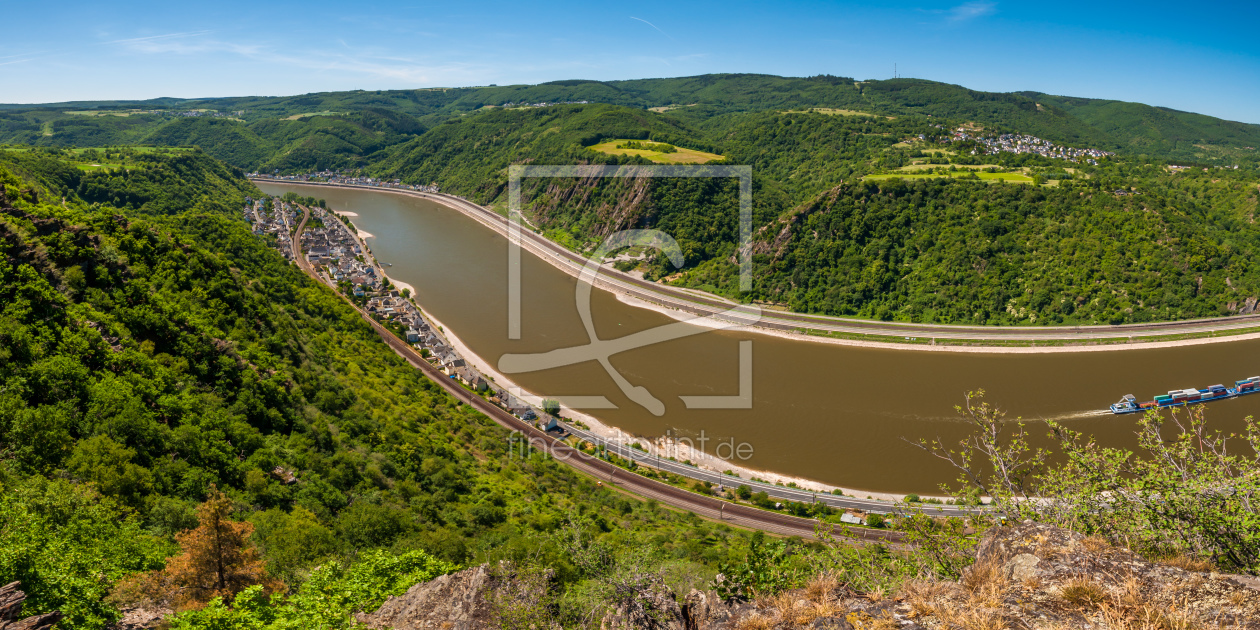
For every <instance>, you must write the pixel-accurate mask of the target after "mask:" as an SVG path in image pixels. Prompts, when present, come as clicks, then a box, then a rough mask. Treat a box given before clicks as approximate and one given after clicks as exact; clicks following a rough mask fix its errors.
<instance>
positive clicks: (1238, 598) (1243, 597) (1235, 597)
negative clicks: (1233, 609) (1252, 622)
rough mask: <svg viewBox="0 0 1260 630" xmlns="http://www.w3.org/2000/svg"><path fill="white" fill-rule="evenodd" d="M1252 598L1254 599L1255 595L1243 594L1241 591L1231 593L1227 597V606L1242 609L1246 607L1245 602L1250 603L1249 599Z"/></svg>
mask: <svg viewBox="0 0 1260 630" xmlns="http://www.w3.org/2000/svg"><path fill="white" fill-rule="evenodd" d="M1253 597H1255V595H1253V594H1250V593H1244V592H1242V591H1238V592H1235V593H1231V594H1230V596H1229V605H1230V606H1237V607H1239V608H1242V607H1243V606H1246V605H1247V602H1249V601H1251V598H1253Z"/></svg>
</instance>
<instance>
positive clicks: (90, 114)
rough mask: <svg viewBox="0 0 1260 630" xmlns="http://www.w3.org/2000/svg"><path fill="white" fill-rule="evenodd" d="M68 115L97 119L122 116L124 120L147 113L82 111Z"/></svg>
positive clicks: (131, 110)
mask: <svg viewBox="0 0 1260 630" xmlns="http://www.w3.org/2000/svg"><path fill="white" fill-rule="evenodd" d="M66 113H67V114H69V115H71V116H87V117H89V118H95V117H97V116H121V117H123V118H126V117H127V116H135V115H136V114H144V113H146V112H145V111H143V110H139V109H125V110H109V111H100V110H88V111H81V112H66Z"/></svg>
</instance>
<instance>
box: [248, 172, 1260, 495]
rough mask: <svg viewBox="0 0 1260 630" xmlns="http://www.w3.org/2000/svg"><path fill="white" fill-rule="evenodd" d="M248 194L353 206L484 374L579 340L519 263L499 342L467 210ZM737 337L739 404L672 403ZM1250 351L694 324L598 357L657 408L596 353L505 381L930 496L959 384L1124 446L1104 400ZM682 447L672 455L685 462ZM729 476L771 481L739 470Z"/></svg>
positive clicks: (500, 319)
mask: <svg viewBox="0 0 1260 630" xmlns="http://www.w3.org/2000/svg"><path fill="white" fill-rule="evenodd" d="M261 185H262V186H263V187H264V190H265V191H267V192H269V193H272V194H284V193H286V192H289V191H293V192H296V193H298V194H299V195H303V196H307V195H314V196H316V197H322V198H325V199H327V201H328V203H329V204H330V205H331V206H332V207H333V208H335V209H337V210H348V211H352V212H356V213H357V214H359V215H360V216H359V217H357V218H355V220H354V222H355V225H356V226H357V227H361V228H362V229H365V230H367V231H370V232H372V233H373V234H376V235H377V236H376V238H375V239H372V240H371V241H370V242H371V246H372V251H373V253H374V255H375V256H376V257H377V258H379V259H380V261H381V262H382V263H384V264H385V266H384V269H386V270H387V271H388V273H389V275H390V277H391V278H392V279H394V280H397V281H400V282H406V283H409V284H410V285H414V288H415V291H414V295H415V296H416V298H417V299H416V302H417V304H419V305H420V306H422V307H423V308H424V310H425V313H426V315H429V316H432V317H433V318H434V319H436V320H438V321H441V322H442V323H443V324H445V328H447V329H450V330H452V331H453V332H454V333H456V334H457V336H458V338H459V339H460V341H461V342H462V343H463V345H464V346H465V347H466V348H468V349H469V350H470V351H471V352H472V353H473V354H476V355H480V357H484V358H485V359H486V363H489V364H491V365H485V364H483V365H482V367H485V368H488V367H492V366H496V365H497V363H498V361H499V359H500V357H503V356H505V355H507V354H517V355H519V354H522V353H524V354H537V353H546V352H549V351H553V350H557V349H562V348H573V347H577V346H581V345H584V344H589V343H590V338H589V336H588V335H587V333H586V331H585V330H584V327H583V323H582V321H581V319H580V317H579V312H578V310H577V309H576V307H575V288H576V286H577V283H576V280H575V279H574V278H573V277H572V276H571V275H569V274H566V273H565V272H563V271H561V270H560V269H558V268H557V267H556V266H554V265H551V264H548V263H546V262H545V261H543V260H541V259H539V258H538V257H536V256H532V255H530V256H522V257H521V270H522V283H523V284H522V291H521V294H520V295H521V300H522V314H523V320H522V321H523V328H522V332H523V334H522V337H521V338H520V339H518V340H513V339H510V338H509V337H508V335H507V332H508V331H507V326H506V324H507V322H508V316H507V304H508V303H509V301H508V299H507V298H508V290H507V287H508V283H507V279H508V277H509V275H510V274H509V273H508V268H507V263H508V260H509V248H508V241H507V239H506V238H505V237H504V236H502V234H501V233H497V232H495V231H492V230H489V229H486V227H485V226H484V225H483V224H481V223H479V222H477V221H475V220H473V219H472V218H470V217H469V216H467V215H466V214H465V213H462V212H452V211H451V208H450V207H449V206H448V205H445V204H439V203H436V202H434V201H432V200H427V199H418V198H415V197H410V196H402V195H391V194H383V193H381V192H379V191H374V190H354V189H349V188H315V187H307V186H300V185H294V184H281V185H272V184H266V183H263V184H261ZM591 316H592V319H593V321H594V326H595V329H596V332H597V333H598V337H599V338H600V339H618V338H624V337H625V336H627V335H630V334H637V333H641V332H643V331H645V330H652V329H657V328H659V327H661V326H665V325H667V324H671V323H672V322H674V320H673V319H671V318H670V317H668V316H665V315H662V314H660V313H659V312H657V311H655V310H647V309H644V308H638V307H632V306H629V305H627V304H625V303H624V299H619V298H618V297H617V296H615V295H613V294H611V293H609V292H606V291H603V290H597V291H594V292H593V293H592V294H591ZM745 341H751V342H752V346H753V352H752V361H751V363H752V365H753V374H754V379H753V387H752V399H753V405H752V407H750V408H747V409H719V410H704V409H692V408H688V407H686V406H685V405H684V404H683V402H682V400H680V397H683V396H695V395H730V394H734V393H736V392H737V391H739V388H738V383H739V370H740V369H741V368H740V365H742V364H743V363H742V362H741V360H740V356H739V353H740V348H741V347H742V345H741V344H743V343H744V342H745ZM470 358H471V357H470ZM1258 358H1260V341H1257V340H1252V341H1240V342H1238V343H1232V344H1221V343H1218V344H1208V345H1198V346H1186V347H1173V348H1161V349H1151V350H1146V351H1143V352H1089V353H1079V352H1078V353H1054V354H1035V355H1033V354H997V353H937V352H929V353H913V352H903V351H896V350H890V349H882V348H868V347H852V346H842V345H834V344H822V343H810V342H805V341H802V340H799V339H793V338H790V337H782V338H780V337H777V336H766V335H761V334H759V333H757V334H754V333H750V332H748V331H730V330H723V331H710V332H705V333H703V334H698V335H695V336H692V337H688V338H685V339H679V340H675V341H670V342H667V343H661V344H657V345H652V346H650V347H647V348H641V349H635V350H628V351H625V352H619V353H617V354H616V355H614V356H613V357H612V363H613V365H614V367H615V369H616V372H618V373H620V374H621V375H622V376H624V378H625V379H626V380H627V381H629V382H630V383H632V384H633V385H634V386H636V387H643V388H645V389H647V390H649V391H650V392H651V393H652V395H653V396H655V397H657V398H658V399H659V400H661V401H663V402H664V403H665V406H666V413H665V415H664V416H657V415H654V414H653V413H650V412H649V411H648V410H647V409H645V408H644V407H642V406H641V405H639V404H638V403H636V402H635V401H633V400H630V399H629V398H628V397H627V396H626V395H625V393H624V391H623V390H622V389H620V388H619V387H618V386H617V384H616V383H614V380H613V379H614V378H615V377H614V376H613V375H612V374H611V373H608V372H606V371H605V370H604V369H601V367H600V366H599V365H598V364H597V363H595V362H594V361H588V362H583V363H574V364H571V365H569V366H568V367H559V368H555V369H548V370H544V371H535V372H527V373H521V372H514V373H512V374H505V376H509V377H510V378H511V380H512V381H513V382H514V383H515V384H516V385H519V386H521V387H522V388H524V389H525V390H526V391H530V392H534V393H537V394H539V395H543V396H547V397H550V398H561V399H563V398H564V397H565V396H568V395H586V396H593V395H601V396H604V397H607V400H608V401H611V402H612V403H613V404H614V405H615V407H616V408H598V409H593V408H588V409H583V411H584V412H585V413H588V414H590V415H591V416H595V417H596V418H598V419H599V420H600V421H601V422H602V423H604V424H605V425H607V426H609V427H616V428H618V429H621V430H623V431H624V432H625V433H627V434H629V435H632V436H635V437H643V438H646V439H649V440H652V441H656V440H657V439H659V438H662V437H672V438H674V439H675V440H676V441H678V442H684V443H685V440H687V439H690V440H692V441H693V443H695V444H696V446H700V445H701V442H700V440H701V439H704V438H706V437H707V438H710V441H709V442H708V443H707V444H708V447H709V448H708V452H709V453H714V450H715V449H714V448H713V447H714V445H715V444H716V443H717V442H718V441H719V440H730V439H734V441H735V443H736V444H737V445H738V444H741V443H747V444H750V445H752V446H754V447H755V452H752V453H751V454H750V456H749V457H747V458H734V459H733V461H730V463H733V464H737V465H739V466H741V467H744V468H746V469H748V470H752V471H774V472H777V473H781V474H783V475H784V476H786V477H788V479H784V480H783V483H784V484H785V485H786V484H787V483H790V482H791V481H793V480H799V479H812V480H817V481H818V482H821V483H824V484H827V485H829V486H837V487H841V488H846V489H856V490H857V492H852V491H850V492H849V494H856V495H858V496H863V497H864V496H866V495H867V494H871V495H872V496H878V495H877V494H876V492H882V493H889V494H900V493H904V492H913V493H917V494H920V495H932V494H936V493H937V492H939V486H940V484H941V483H942V482H948V481H950V480H952V479H954V477H956V473H955V471H953V470H952V469H950V468H949V467H948V466H947V465H945V464H942V463H940V462H938V461H937V460H936V459H935V458H933V457H931V456H930V455H928V454H926V453H923V452H922V451H920V450H918V449H916V448H914V447H913V446H911V445H910V444H908V443H907V440H909V441H911V442H913V441H917V440H918V439H920V438H928V439H935V438H940V439H942V440H943V441H944V442H946V443H950V444H956V443H957V442H958V441H959V440H961V439H963V438H964V437H966V435H967V434H968V433H969V432H970V428H969V425H968V424H967V423H965V422H960V421H959V418H958V416H957V415H956V414H955V413H954V412H953V411H952V408H953V406H954V405H956V404H958V403H960V402H962V395H963V393H964V392H966V391H969V390H974V389H977V388H983V389H985V390H987V391H988V392H989V396H988V398H987V400H988V401H989V402H991V403H994V404H997V405H999V406H1001V407H1002V408H1003V409H1006V410H1007V411H1008V412H1009V414H1010V415H1009V418H1011V419H1014V418H1015V417H1017V416H1023V417H1024V418H1025V419H1028V420H1030V421H1034V422H1035V421H1036V420H1037V419H1039V418H1054V419H1056V420H1058V421H1060V422H1064V423H1067V424H1068V425H1069V426H1070V427H1071V428H1072V429H1073V430H1078V431H1081V432H1083V433H1087V434H1089V435H1091V436H1094V437H1095V438H1097V439H1098V441H1099V443H1100V444H1102V445H1105V446H1110V447H1117V448H1134V447H1136V446H1137V445H1136V439H1135V437H1134V429H1135V425H1134V419H1133V418H1126V417H1116V416H1112V415H1110V414H1108V413H1106V412H1105V409H1106V407H1107V405H1108V404H1110V403H1113V402H1115V401H1116V400H1117V399H1118V398H1119V397H1120V396H1121V395H1123V394H1126V393H1133V394H1135V395H1137V396H1139V397H1141V398H1146V397H1149V396H1151V395H1153V394H1157V393H1163V392H1164V391H1166V390H1169V389H1172V388H1179V389H1180V388H1186V387H1192V386H1193V387H1206V386H1207V385H1210V384H1214V383H1222V382H1231V379H1239V378H1246V377H1248V376H1252V375H1254V374H1257V373H1260V369H1258V368H1260V365H1258V364H1260V361H1258V360H1257V359H1258ZM1134 359H1138V360H1136V361H1135V360H1134ZM495 378H496V380H501V379H498V377H495ZM501 384H506V383H501ZM1209 409H1210V411H1209V413H1210V414H1211V418H1212V421H1213V424H1214V425H1217V426H1219V427H1220V428H1221V429H1222V430H1224V431H1226V432H1228V431H1237V430H1240V429H1241V428H1242V427H1241V418H1242V417H1243V416H1245V415H1249V414H1250V415H1254V414H1258V413H1260V397H1250V398H1247V399H1238V400H1229V401H1222V402H1216V403H1211V404H1210V405H1209ZM1235 420H1238V422H1235ZM588 425H589V426H591V428H592V429H595V428H596V427H597V425H593V424H590V423H588ZM1033 433H1034V435H1033V437H1034V438H1037V439H1039V438H1044V436H1045V431H1044V430H1042V429H1038V428H1037V427H1036V426H1035V425H1034V426H1033ZM724 448H725V449H726V450H729V447H724ZM680 450H682V449H680ZM684 453H685V451H683V452H679V453H676V454H675V458H676V459H678V460H679V461H680V462H681V461H683V460H685V459H687V456H686V455H685V454H684ZM720 454H722V455H729V454H728V453H727V452H725V451H723V452H722V453H720ZM680 455H681V456H680ZM728 459H729V458H728ZM695 461H696V460H694V459H693V462H695ZM715 463H716V464H717V466H715V468H717V469H718V470H719V471H724V470H726V467H727V465H726V462H715ZM740 476H741V477H742V478H745V479H746V478H748V477H751V476H757V477H761V478H764V479H768V480H771V479H772V478H771V477H769V476H765V475H758V474H755V473H754V474H752V475H745V474H743V473H742V472H741V473H740ZM797 483H798V485H803V484H801V483H800V481H797Z"/></svg>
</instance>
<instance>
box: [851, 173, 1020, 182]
mask: <svg viewBox="0 0 1260 630" xmlns="http://www.w3.org/2000/svg"><path fill="white" fill-rule="evenodd" d="M972 176H974V177H975V178H976V179H979V180H980V181H987V182H996V181H1003V182H1011V183H1014V184H1031V183H1033V178H1031V177H1029V176H1027V175H1024V174H1023V173H976V172H974V171H956V172H950V173H944V174H942V173H915V172H912V171H901V172H897V173H884V174H882V175H867V176H866V177H863V178H862V179H863V180H866V181H880V180H887V179H941V178H947V177H948V178H953V179H971V178H972Z"/></svg>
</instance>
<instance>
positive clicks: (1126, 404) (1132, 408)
mask: <svg viewBox="0 0 1260 630" xmlns="http://www.w3.org/2000/svg"><path fill="white" fill-rule="evenodd" d="M1256 392H1260V376H1253V377H1251V378H1249V379H1246V380H1242V381H1234V386H1233V387H1225V386H1224V385H1212V386H1211V387H1208V388H1207V389H1174V390H1172V391H1170V392H1168V393H1167V394H1163V395H1160V396H1156V397H1155V400H1148V401H1146V402H1142V403H1140V402H1138V401H1137V399H1136V398H1134V397H1133V394H1126V395H1125V396H1124V398H1121V399H1120V402H1118V403H1116V404H1114V405H1112V406H1111V413H1114V414H1125V413H1137V412H1139V411H1147V410H1150V409H1163V408H1164V407H1184V406H1186V405H1194V404H1198V403H1204V402H1208V401H1210V400H1221V399H1224V398H1237V397H1238V396H1246V395H1247V394H1254V393H1256Z"/></svg>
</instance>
